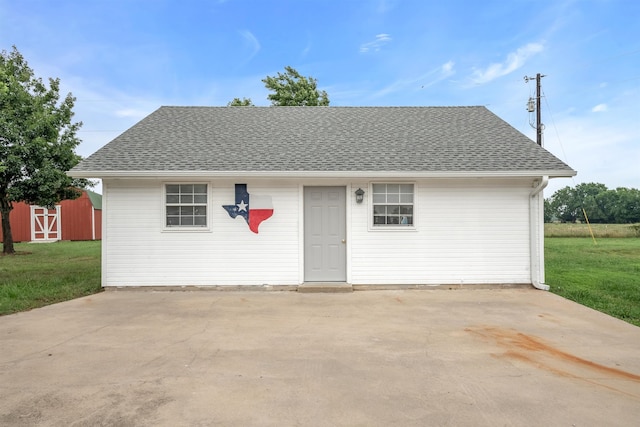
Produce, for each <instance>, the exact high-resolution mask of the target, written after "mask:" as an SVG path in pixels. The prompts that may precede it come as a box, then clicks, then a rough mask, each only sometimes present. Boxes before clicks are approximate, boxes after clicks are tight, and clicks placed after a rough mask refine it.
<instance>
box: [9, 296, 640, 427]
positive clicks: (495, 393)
mask: <svg viewBox="0 0 640 427" xmlns="http://www.w3.org/2000/svg"><path fill="white" fill-rule="evenodd" d="M0 343H1V346H0V425H7V426H14V425H16V426H85V425H105V426H107V425H108V426H134V425H135V426H138V425H166V426H208V425H221V426H290V425H300V426H389V425H398V426H414V425H415V426H425V425H434V426H461V425H469V426H471V425H473V426H496V425H500V426H525V425H554V426H599V425H617V426H636V425H638V420H640V328H638V327H635V326H632V325H629V324H627V323H625V322H622V321H620V320H617V319H614V318H611V317H609V316H606V315H604V314H602V313H599V312H596V311H593V310H591V309H588V308H585V307H583V306H580V305H578V304H575V303H572V302H570V301H567V300H565V299H562V298H560V297H558V296H556V295H553V294H551V293H548V292H543V291H537V290H533V289H499V290H497V289H493V290H490V289H482V290H432V291H428V290H420V291H409V290H405V291H362V292H353V293H340V294H315V293H314V294H302V293H296V292H224V291H212V292H206V291H201V292H145V291H129V292H113V291H112V292H105V293H101V294H97V295H92V296H90V297H86V298H81V299H77V300H74V301H69V302H65V303H62V304H56V305H52V306H48V307H45V308H41V309H37V310H33V311H30V312H25V313H19V314H15V315H10V316H4V317H0Z"/></svg>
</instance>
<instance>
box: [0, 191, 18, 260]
mask: <svg viewBox="0 0 640 427" xmlns="http://www.w3.org/2000/svg"><path fill="white" fill-rule="evenodd" d="M12 209H13V205H12V203H11V202H10V201H8V200H0V214H2V215H1V217H2V242H3V243H2V253H3V254H15V253H16V251H15V249H14V248H13V235H12V234H11V222H10V221H9V214H10V213H11V210H12Z"/></svg>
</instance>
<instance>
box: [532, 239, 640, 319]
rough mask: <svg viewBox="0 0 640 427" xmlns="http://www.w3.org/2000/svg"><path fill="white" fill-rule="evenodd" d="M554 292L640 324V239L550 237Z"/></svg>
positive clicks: (550, 278) (547, 255)
mask: <svg viewBox="0 0 640 427" xmlns="http://www.w3.org/2000/svg"><path fill="white" fill-rule="evenodd" d="M545 258H546V263H545V268H546V282H547V284H548V285H550V286H551V292H553V293H555V294H558V295H561V296H563V297H565V298H568V299H570V300H573V301H576V302H578V303H580V304H583V305H586V306H587V307H591V308H594V309H596V310H599V311H602V312H604V313H607V314H610V315H612V316H615V317H617V318H619V319H622V320H625V321H627V322H629V323H632V324H634V325H637V326H640V239H637V238H607V239H597V240H596V243H595V244H594V242H593V240H592V239H591V238H547V239H545Z"/></svg>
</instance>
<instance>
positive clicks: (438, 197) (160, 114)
mask: <svg viewBox="0 0 640 427" xmlns="http://www.w3.org/2000/svg"><path fill="white" fill-rule="evenodd" d="M575 173H576V172H575V171H574V170H572V169H571V168H570V167H569V166H567V165H566V164H565V163H563V162H562V161H560V160H559V159H557V158H556V157H555V156H553V155H552V154H551V153H549V152H548V151H546V150H545V149H544V148H542V147H540V146H538V145H537V144H536V143H534V142H533V141H531V140H530V139H529V138H527V137H526V136H525V135H523V134H521V133H520V132H518V131H517V130H516V129H514V128H513V127H512V126H510V125H509V124H507V123H506V122H504V121H503V120H501V119H500V118H499V117H497V116H496V115H494V114H493V113H492V112H490V111H489V110H488V109H486V108H485V107H161V108H159V109H158V110H156V111H155V112H153V113H152V114H150V115H149V116H148V117H146V118H144V119H143V120H142V121H140V122H139V123H137V124H136V125H134V126H133V127H132V128H130V129H129V130H127V131H125V132H124V133H123V134H122V135H120V136H119V137H117V138H116V139H114V140H113V141H112V142H110V143H109V144H107V145H106V146H104V147H103V148H101V149H100V150H98V151H97V152H96V153H95V154H93V155H92V156H90V157H89V158H87V159H85V160H84V161H82V162H81V163H80V164H79V165H78V166H76V167H75V168H73V169H72V170H71V171H70V174H71V175H72V176H74V177H84V178H101V179H102V180H103V181H102V182H103V234H102V236H103V240H102V245H103V246H102V257H103V259H102V284H103V286H105V287H126V286H173V287H177V286H202V287H205V286H218V287H223V286H253V287H266V288H274V289H297V288H298V286H300V285H305V284H307V285H308V284H315V283H328V282H329V283H338V284H343V286H345V287H348V288H353V289H358V288H364V287H375V286H379V287H381V288H383V287H386V288H388V287H394V286H398V287H402V286H407V287H411V286H436V285H456V286H459V285H470V286H471V285H483V284H491V285H511V284H532V285H534V286H536V287H538V288H541V289H545V288H546V289H548V287H546V285H545V284H544V250H543V238H544V235H543V196H542V190H543V189H544V187H545V186H546V185H547V182H548V180H549V179H551V178H555V177H570V176H573V175H575Z"/></svg>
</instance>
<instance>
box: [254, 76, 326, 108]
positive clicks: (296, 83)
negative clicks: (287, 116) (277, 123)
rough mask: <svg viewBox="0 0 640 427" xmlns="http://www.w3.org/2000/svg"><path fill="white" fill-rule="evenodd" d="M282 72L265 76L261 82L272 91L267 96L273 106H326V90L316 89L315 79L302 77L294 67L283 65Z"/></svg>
mask: <svg viewBox="0 0 640 427" xmlns="http://www.w3.org/2000/svg"><path fill="white" fill-rule="evenodd" d="M284 70H285V72H284V73H278V75H277V76H267V77H265V78H264V79H263V80H262V82H263V83H264V85H265V87H266V88H267V89H269V90H271V91H273V93H271V94H269V95H268V96H267V98H268V99H269V100H270V101H271V105H274V106H328V105H329V97H328V96H327V92H325V91H324V90H323V91H318V88H317V81H316V79H314V78H312V77H303V76H302V75H300V73H298V72H297V71H296V70H295V69H294V68H292V67H289V66H286V67H284Z"/></svg>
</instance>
